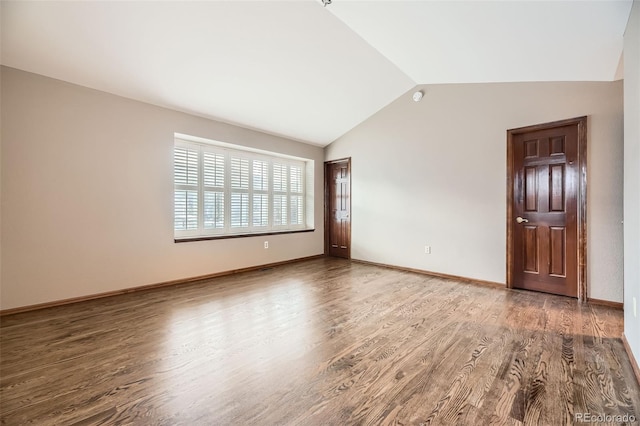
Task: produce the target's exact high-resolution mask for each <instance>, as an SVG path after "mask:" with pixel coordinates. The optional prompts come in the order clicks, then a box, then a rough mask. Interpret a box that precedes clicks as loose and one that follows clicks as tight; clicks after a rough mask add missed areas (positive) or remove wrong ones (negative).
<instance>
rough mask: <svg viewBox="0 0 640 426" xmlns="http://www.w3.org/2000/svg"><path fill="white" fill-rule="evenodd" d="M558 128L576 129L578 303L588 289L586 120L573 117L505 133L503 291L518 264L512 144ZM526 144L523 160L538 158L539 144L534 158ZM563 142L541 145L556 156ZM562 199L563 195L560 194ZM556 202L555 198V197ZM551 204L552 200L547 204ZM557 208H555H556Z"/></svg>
mask: <svg viewBox="0 0 640 426" xmlns="http://www.w3.org/2000/svg"><path fill="white" fill-rule="evenodd" d="M562 126H576V129H577V139H578V147H577V151H578V152H577V159H576V160H575V162H576V167H577V179H576V181H577V182H576V186H577V200H576V207H577V217H576V220H577V241H575V243H576V245H577V247H576V250H577V268H576V269H577V271H576V274H577V277H576V278H577V283H576V284H577V297H578V299H579V300H582V301H586V300H587V294H588V288H587V117H586V116H583V117H577V118H571V119H567V120H560V121H555V122H551V123H543V124H537V125H533V126H527V127H521V128H517V129H509V130H507V230H506V234H507V257H506V270H507V279H506V281H507V288H514V286H515V285H514V283H515V281H516V277H515V275H516V274H517V267H516V262H517V260H518V257H517V256H514V254H513V252H514V248H515V246H516V243H515V241H514V239H515V237H516V236H517V233H516V232H515V226H516V225H515V218H516V216H518V212H516V209H515V206H514V205H515V203H516V201H518V200H517V199H516V197H514V192H515V191H514V190H517V191H521V190H523V188H521V187H520V186H519V185H522V184H521V183H519V182H518V181H519V179H516V171H517V169H518V166H517V164H516V163H517V162H516V151H517V150H516V149H515V148H514V144H515V141H516V139H517V138H518V137H519V136H521V135H522V134H524V133H532V132H539V131H546V130H549V129H553V128H557V127H562ZM530 142H531V141H529V140H527V141H525V146H524V149H525V151H524V153H523V155H524V157H526V158H534V157H537V156H539V155H540V154H541V153H540V147H539V145H540V144H539V143H536V151H535V156H534V155H532V152H533V149H532V148H530V147H529V146H528V145H530ZM565 142H566V141H565V139H562V140H560V138H559V137H552V138H551V139H550V142H549V146H546V144H545V146H546V147H545V148H544V149H545V150H546V151H548V153H549V154H550V155H551V156H556V155H559V154H560V153H561V152H562V151H563V150H565V149H566V148H567V147H566V143H565ZM563 197H564V194H563ZM556 198H557V197H556ZM547 201H549V202H552V203H553V198H552V199H549V200H547ZM556 207H557V206H556ZM572 244H574V241H573V240H572V241H571V242H570V243H569V246H571V245H572ZM570 269H571V270H570V272H571V273H573V268H570ZM543 291H551V292H554V291H552V290H551V289H547V290H543Z"/></svg>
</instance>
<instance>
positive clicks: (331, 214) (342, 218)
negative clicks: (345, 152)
mask: <svg viewBox="0 0 640 426" xmlns="http://www.w3.org/2000/svg"><path fill="white" fill-rule="evenodd" d="M325 197H326V201H325V229H326V231H325V252H326V254H328V255H330V256H337V257H344V258H347V259H350V258H351V159H345V160H338V161H331V162H327V163H325Z"/></svg>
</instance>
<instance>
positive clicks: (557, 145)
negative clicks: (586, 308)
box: [508, 120, 586, 297]
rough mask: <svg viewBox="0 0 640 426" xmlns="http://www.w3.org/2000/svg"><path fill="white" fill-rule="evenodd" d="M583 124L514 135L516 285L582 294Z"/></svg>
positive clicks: (513, 276)
mask: <svg viewBox="0 0 640 426" xmlns="http://www.w3.org/2000/svg"><path fill="white" fill-rule="evenodd" d="M574 121H575V120H574ZM581 123H582V121H580V122H578V121H575V122H572V123H571V124H568V123H564V124H562V123H558V124H557V125H555V126H554V125H549V126H545V125H542V126H535V127H533V128H530V130H527V129H523V130H521V131H510V133H509V136H510V139H509V141H510V144H511V146H510V147H509V152H510V159H509V160H510V166H511V167H510V177H509V179H510V182H511V188H510V189H509V190H510V191H512V192H511V197H510V203H511V205H510V209H509V210H510V215H509V217H508V220H509V221H510V223H509V226H508V230H509V232H508V234H509V241H508V245H509V247H510V252H509V256H508V257H509V260H510V264H509V265H508V269H509V273H510V275H509V277H510V278H509V279H508V281H510V285H511V286H512V287H515V288H523V289H528V290H537V291H544V292H549V293H555V294H561V295H566V296H572V297H578V269H579V268H578V236H579V232H578V231H579V230H578V215H579V214H578V213H579V212H578V197H579V190H580V168H579V165H580V164H581V161H579V148H580V141H579V135H580V128H579V126H580V124H581ZM584 123H586V120H585V121H584ZM551 124H553V123H551Z"/></svg>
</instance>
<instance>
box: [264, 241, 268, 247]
mask: <svg viewBox="0 0 640 426" xmlns="http://www.w3.org/2000/svg"><path fill="white" fill-rule="evenodd" d="M264 248H266V249H268V248H269V241H265V242H264Z"/></svg>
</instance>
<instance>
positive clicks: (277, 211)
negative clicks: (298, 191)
mask: <svg viewBox="0 0 640 426" xmlns="http://www.w3.org/2000/svg"><path fill="white" fill-rule="evenodd" d="M287 178H288V166H287V165H286V164H282V163H274V164H273V226H286V225H287V224H288V221H287V210H288V207H287V206H288V204H289V203H288V197H287V191H288V189H289V186H288V179H287Z"/></svg>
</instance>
